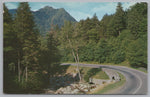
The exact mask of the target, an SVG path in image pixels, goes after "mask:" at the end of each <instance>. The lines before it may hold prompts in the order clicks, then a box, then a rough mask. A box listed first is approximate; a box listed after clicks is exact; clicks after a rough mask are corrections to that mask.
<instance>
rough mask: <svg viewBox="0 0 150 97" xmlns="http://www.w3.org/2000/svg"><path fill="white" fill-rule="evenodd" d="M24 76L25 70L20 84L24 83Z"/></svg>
mask: <svg viewBox="0 0 150 97" xmlns="http://www.w3.org/2000/svg"><path fill="white" fill-rule="evenodd" d="M24 75H25V70H24V71H23V75H22V83H23V82H24Z"/></svg>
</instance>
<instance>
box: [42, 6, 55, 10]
mask: <svg viewBox="0 0 150 97" xmlns="http://www.w3.org/2000/svg"><path fill="white" fill-rule="evenodd" d="M43 9H53V7H51V6H45V7H44V8H43Z"/></svg>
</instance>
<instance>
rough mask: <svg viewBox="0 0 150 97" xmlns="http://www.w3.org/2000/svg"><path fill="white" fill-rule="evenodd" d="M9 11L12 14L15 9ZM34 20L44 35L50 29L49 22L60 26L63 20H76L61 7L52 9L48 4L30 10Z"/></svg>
mask: <svg viewBox="0 0 150 97" xmlns="http://www.w3.org/2000/svg"><path fill="white" fill-rule="evenodd" d="M9 12H10V13H11V14H12V15H13V16H14V14H15V13H16V9H10V10H9ZM32 13H33V15H34V21H35V23H36V25H37V28H38V29H39V31H40V33H41V34H42V35H44V34H45V33H46V32H47V31H49V30H50V27H51V24H53V25H56V24H57V25H58V26H59V27H61V26H62V25H64V21H65V20H66V21H72V22H76V20H75V19H74V18H73V17H72V16H71V15H70V14H69V13H68V12H67V11H66V10H65V9H63V8H60V9H54V8H52V7H50V6H45V7H44V8H41V9H39V10H37V11H32Z"/></svg>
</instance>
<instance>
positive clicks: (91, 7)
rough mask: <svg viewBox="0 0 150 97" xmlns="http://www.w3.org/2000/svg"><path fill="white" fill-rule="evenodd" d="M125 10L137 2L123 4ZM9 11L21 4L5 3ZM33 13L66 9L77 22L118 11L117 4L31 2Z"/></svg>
mask: <svg viewBox="0 0 150 97" xmlns="http://www.w3.org/2000/svg"><path fill="white" fill-rule="evenodd" d="M121 3H122V7H123V9H124V10H127V9H128V8H129V7H130V6H132V5H134V4H135V3H136V2H121ZM5 5H6V6H7V8H8V9H16V8H17V7H18V5H19V2H5ZM29 6H30V8H31V10H32V11H37V10H39V9H40V8H43V7H45V6H51V7H53V8H55V9H58V8H64V9H65V10H66V11H67V12H68V13H69V14H70V15H71V16H72V17H74V18H75V19H76V20H77V21H80V20H82V19H86V18H87V17H89V18H92V17H93V15H94V14H95V13H96V15H97V17H98V19H99V20H101V19H102V17H103V16H104V15H105V14H106V13H107V14H109V15H110V14H113V13H115V11H116V6H117V2H29Z"/></svg>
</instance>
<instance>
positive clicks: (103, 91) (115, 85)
mask: <svg viewBox="0 0 150 97" xmlns="http://www.w3.org/2000/svg"><path fill="white" fill-rule="evenodd" d="M118 74H119V76H120V78H121V80H120V81H119V82H115V83H111V84H108V85H106V86H105V87H103V88H101V89H100V90H97V91H95V92H94V93H93V94H110V93H109V91H113V90H114V89H117V88H118V89H119V88H120V87H121V86H123V85H124V83H125V82H126V79H125V77H124V76H123V75H122V74H121V73H118Z"/></svg>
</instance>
